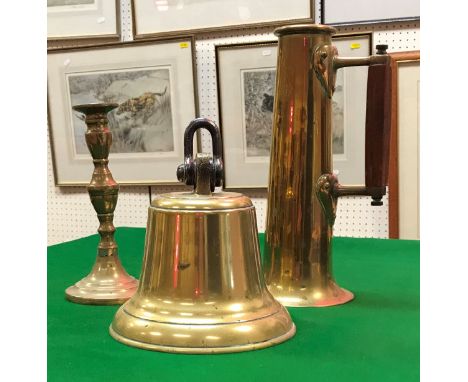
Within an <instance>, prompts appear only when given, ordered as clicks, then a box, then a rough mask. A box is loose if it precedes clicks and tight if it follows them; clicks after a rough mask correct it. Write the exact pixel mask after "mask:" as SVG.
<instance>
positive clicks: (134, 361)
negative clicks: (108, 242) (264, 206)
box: [47, 228, 419, 382]
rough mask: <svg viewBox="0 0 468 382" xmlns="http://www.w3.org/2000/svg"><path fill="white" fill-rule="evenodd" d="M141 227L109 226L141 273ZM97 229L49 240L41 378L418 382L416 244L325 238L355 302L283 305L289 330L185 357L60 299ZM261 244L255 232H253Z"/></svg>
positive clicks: (105, 311) (88, 259) (128, 264)
mask: <svg viewBox="0 0 468 382" xmlns="http://www.w3.org/2000/svg"><path fill="white" fill-rule="evenodd" d="M144 236H145V230H144V229H143V228H118V229H117V233H116V238H117V242H118V244H119V251H120V258H121V260H122V263H123V265H124V267H125V268H126V269H127V271H128V272H129V273H130V274H132V275H133V276H135V277H138V276H139V274H140V270H141V269H140V267H141V261H142V256H143V247H144ZM98 241H99V239H98V236H97V235H93V236H89V237H86V238H83V239H79V240H75V241H71V242H67V243H63V244H58V245H54V246H50V247H48V286H47V288H48V308H47V311H48V319H47V332H48V341H47V342H48V345H47V347H48V356H47V358H48V380H49V381H69V382H70V381H100V382H104V381H109V382H117V381H129V382H130V381H131V382H137V381H145V382H149V381H174V382H175V381H242V382H247V381H327V382H330V381H340V382H341V381H359V382H364V381H373V382H376V381H379V382H386V381H398V382H408V381H419V241H405V240H382V239H354V238H334V242H333V245H334V269H335V277H336V279H337V281H338V282H339V284H340V285H341V286H343V287H345V288H347V289H349V290H351V291H352V292H354V293H355V299H354V301H352V302H350V303H348V304H345V305H341V306H336V307H328V308H288V310H289V312H290V313H291V317H292V319H293V321H294V322H295V324H296V327H297V333H296V335H295V336H294V337H293V338H292V339H291V340H289V341H287V342H284V343H283V344H280V345H277V346H274V347H270V348H266V349H263V350H256V351H250V352H244V353H235V354H218V355H184V354H167V353H158V352H151V351H147V350H141V349H136V348H131V347H128V346H125V345H123V344H121V343H119V342H117V341H115V340H114V339H112V338H111V336H110V335H109V334H108V327H109V324H110V323H111V321H112V318H113V316H114V314H115V312H116V310H117V309H118V306H88V305H78V304H73V303H70V302H68V301H66V300H65V298H64V291H65V289H66V288H67V287H68V286H70V285H71V284H74V283H75V282H76V281H78V280H79V279H81V278H82V277H83V276H85V275H86V274H87V273H88V272H89V271H90V268H91V266H92V264H93V263H94V258H95V256H96V247H97V243H98ZM260 243H261V245H263V235H260Z"/></svg>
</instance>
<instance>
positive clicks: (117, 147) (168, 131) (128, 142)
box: [68, 67, 174, 156]
mask: <svg viewBox="0 0 468 382" xmlns="http://www.w3.org/2000/svg"><path fill="white" fill-rule="evenodd" d="M68 88H69V97H70V108H71V107H72V106H74V105H79V104H86V103H96V102H113V103H117V104H118V105H119V106H118V108H116V109H114V110H113V111H112V112H110V113H109V125H110V129H111V131H112V146H111V152H112V153H116V154H140V155H144V154H146V155H148V154H152V155H153V156H154V155H158V154H159V155H160V154H163V153H168V152H173V151H174V131H173V118H172V105H171V83H170V69H169V68H167V67H166V68H141V69H140V68H139V69H125V70H113V71H105V72H104V71H103V72H91V73H79V74H69V75H68ZM85 132H86V124H85V123H84V120H83V116H82V115H81V114H80V113H77V112H73V136H74V145H75V153H76V154H88V148H87V146H86V142H85V138H84V134H85Z"/></svg>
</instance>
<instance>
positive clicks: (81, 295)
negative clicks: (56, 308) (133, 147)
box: [65, 103, 138, 305]
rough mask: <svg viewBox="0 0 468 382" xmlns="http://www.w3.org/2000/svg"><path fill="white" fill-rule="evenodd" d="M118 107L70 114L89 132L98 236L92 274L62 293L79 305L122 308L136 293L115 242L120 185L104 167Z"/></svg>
mask: <svg viewBox="0 0 468 382" xmlns="http://www.w3.org/2000/svg"><path fill="white" fill-rule="evenodd" d="M117 106H118V104H113V103H96V104H86V105H77V106H73V110H76V111H78V112H80V113H83V114H84V115H85V122H86V125H87V128H88V129H87V131H86V133H85V139H86V144H87V146H88V149H89V151H90V153H91V156H92V157H93V163H94V171H93V175H92V178H91V182H90V183H89V185H88V193H89V197H90V199H91V203H92V204H93V207H94V210H95V211H96V213H97V217H98V219H99V223H100V224H99V228H98V232H99V235H100V236H101V238H100V241H99V245H98V250H97V257H96V261H95V263H94V265H93V268H92V270H91V273H90V274H89V275H88V276H86V277H85V278H83V279H81V280H80V281H78V282H77V283H76V284H75V285H72V286H71V287H69V288H67V290H66V291H65V296H66V298H67V299H68V300H70V301H72V302H76V303H79V304H93V305H113V304H122V303H123V302H124V301H127V300H128V299H129V298H130V297H131V296H132V295H133V293H135V291H136V288H137V286H138V280H136V279H135V278H133V277H132V276H130V275H129V274H128V273H127V272H126V271H125V269H124V267H123V266H122V263H121V262H120V259H119V256H118V246H117V243H116V241H115V239H114V232H115V227H114V224H113V219H114V210H115V207H116V205H117V197H118V193H119V185H118V184H117V182H116V181H115V180H114V178H113V177H112V174H111V172H110V170H109V168H108V166H107V165H108V163H109V159H108V156H109V151H110V147H111V145H112V133H111V131H110V129H109V121H108V119H107V114H108V113H109V112H110V111H111V110H113V109H115V108H116V107H117Z"/></svg>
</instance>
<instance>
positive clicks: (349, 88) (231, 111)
mask: <svg viewBox="0 0 468 382" xmlns="http://www.w3.org/2000/svg"><path fill="white" fill-rule="evenodd" d="M277 44H278V42H277V41H267V42H262V43H249V44H230V45H218V46H216V47H215V52H216V71H217V81H218V111H219V113H218V115H219V123H220V126H221V133H222V135H223V144H224V148H223V153H224V154H223V155H224V169H225V175H224V176H225V179H224V187H225V188H226V189H246V188H266V187H267V186H268V172H269V159H270V158H269V157H270V154H269V150H270V143H271V128H272V124H273V98H274V94H273V92H274V88H275V77H276V76H275V75H274V74H273V72H275V71H276V59H277ZM333 44H334V45H335V46H337V48H338V51H339V52H340V55H342V56H368V55H370V54H371V51H372V33H367V32H366V33H353V34H342V35H337V36H334V37H333ZM246 81H247V82H248V83H249V84H250V85H249V87H248V89H250V90H246V89H247V88H246V87H245V84H246ZM337 82H338V83H337V87H336V91H335V95H334V96H333V102H334V109H333V110H334V113H335V114H336V117H335V118H334V120H335V125H337V126H339V127H338V128H335V129H334V131H335V132H338V133H336V134H335V136H334V143H333V146H334V155H333V162H334V170H335V172H336V173H337V174H338V178H339V179H340V182H341V183H343V184H364V182H365V174H364V160H365V159H364V158H365V114H366V83H367V67H350V68H344V69H341V70H339V71H338V76H337ZM340 82H342V84H341V86H340ZM249 100H251V101H249ZM251 104H252V105H254V106H251ZM335 104H336V105H335ZM347 110H353V112H352V113H349V112H347ZM356 110H359V113H356V112H355V111H356ZM339 118H341V119H339ZM260 146H261V147H260ZM351 147H353V149H352V150H351Z"/></svg>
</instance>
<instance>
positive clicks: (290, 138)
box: [263, 25, 353, 306]
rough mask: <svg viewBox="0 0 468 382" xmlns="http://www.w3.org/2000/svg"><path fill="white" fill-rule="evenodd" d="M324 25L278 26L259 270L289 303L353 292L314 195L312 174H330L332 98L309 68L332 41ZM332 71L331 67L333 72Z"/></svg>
mask: <svg viewBox="0 0 468 382" xmlns="http://www.w3.org/2000/svg"><path fill="white" fill-rule="evenodd" d="M333 33H334V29H333V28H331V27H328V26H325V25H306V26H301V25H296V26H287V27H282V28H279V29H277V30H276V31H275V34H277V35H278V36H279V47H278V48H279V50H278V65H277V74H276V94H275V104H274V117H273V131H272V146H271V158H270V177H269V194H268V214H267V226H266V243H265V254H264V264H263V267H264V272H265V278H266V281H267V284H268V288H269V290H270V292H271V293H272V294H273V295H274V296H275V298H276V299H278V300H279V301H280V302H281V303H282V304H284V305H286V306H329V305H336V304H342V303H345V302H347V301H349V300H351V299H352V298H353V295H352V293H350V292H348V291H346V290H344V289H342V288H340V287H339V286H338V285H337V284H336V283H335V281H334V278H333V274H332V259H331V238H332V224H329V222H328V221H327V218H326V216H325V215H324V212H323V209H322V206H321V205H320V202H319V199H318V198H317V195H316V192H317V189H316V188H317V180H318V179H319V177H320V176H321V175H322V174H328V173H332V169H333V167H332V159H333V158H332V103H331V96H329V94H330V93H329V92H328V90H327V86H326V84H324V83H323V81H321V80H320V76H318V75H317V73H316V71H315V68H314V66H315V65H314V58H315V57H316V55H314V53H315V52H316V51H317V49H318V48H319V47H320V46H323V45H326V46H330V45H332V42H331V36H332V34H333ZM330 75H331V73H330Z"/></svg>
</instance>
